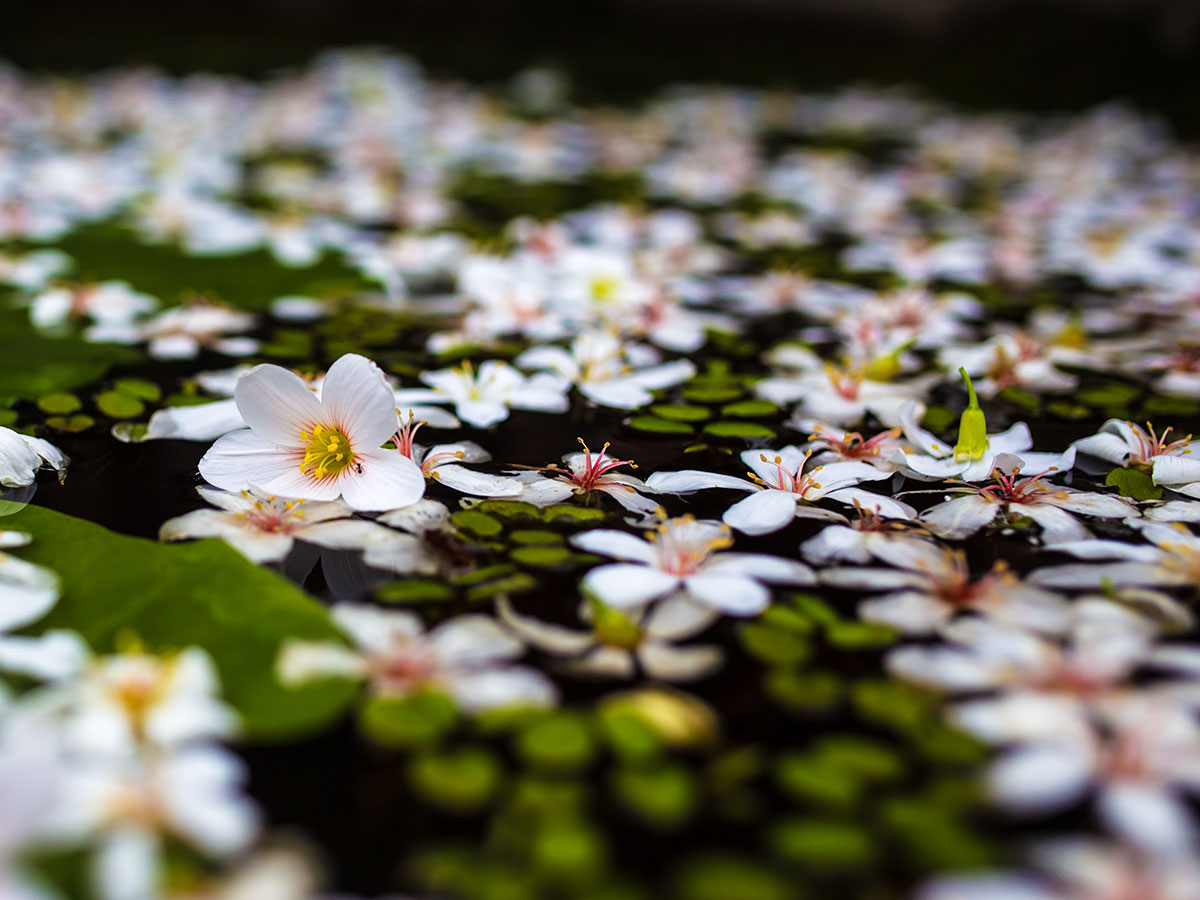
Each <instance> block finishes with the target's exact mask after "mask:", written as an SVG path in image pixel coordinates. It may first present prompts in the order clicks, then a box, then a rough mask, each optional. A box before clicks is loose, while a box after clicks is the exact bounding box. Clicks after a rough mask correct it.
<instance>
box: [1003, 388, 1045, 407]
mask: <svg viewBox="0 0 1200 900" xmlns="http://www.w3.org/2000/svg"><path fill="white" fill-rule="evenodd" d="M1000 396H1001V398H1003V399H1005V400H1007V401H1008V402H1009V403H1011V404H1013V405H1014V406H1019V407H1021V409H1023V410H1025V411H1027V412H1031V413H1035V412H1037V411H1038V410H1040V409H1041V408H1042V401H1041V400H1039V399H1038V397H1037V395H1036V394H1033V393H1030V392H1029V391H1027V390H1025V388H1022V387H1016V386H1013V387H1006V388H1005V389H1004V390H1002V391H1001V392H1000Z"/></svg>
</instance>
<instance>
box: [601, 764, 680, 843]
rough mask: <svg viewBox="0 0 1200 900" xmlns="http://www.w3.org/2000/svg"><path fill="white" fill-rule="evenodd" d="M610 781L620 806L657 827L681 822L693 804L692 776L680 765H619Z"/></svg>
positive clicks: (671, 825) (669, 826)
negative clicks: (619, 768) (652, 766)
mask: <svg viewBox="0 0 1200 900" xmlns="http://www.w3.org/2000/svg"><path fill="white" fill-rule="evenodd" d="M612 783H613V791H614V793H615V795H616V797H617V800H618V801H620V803H621V805H622V806H624V807H625V808H626V809H628V810H629V811H630V812H632V813H634V814H635V815H637V816H638V817H639V818H641V819H644V820H645V821H646V822H648V823H649V824H651V825H654V826H657V827H660V828H672V827H676V826H678V825H680V824H682V823H683V822H684V820H686V819H687V818H688V816H689V815H691V813H692V810H693V809H694V808H695V805H696V785H695V780H694V779H693V778H692V776H691V775H690V774H689V773H688V771H687V769H685V768H683V767H682V766H678V765H665V766H661V767H659V768H655V769H622V770H620V771H618V772H617V773H616V775H615V776H614V777H613V782H612Z"/></svg>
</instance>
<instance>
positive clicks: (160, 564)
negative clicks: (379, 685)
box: [5, 506, 357, 738]
mask: <svg viewBox="0 0 1200 900" xmlns="http://www.w3.org/2000/svg"><path fill="white" fill-rule="evenodd" d="M5 527H7V528H13V529H16V530H19V531H25V532H28V533H29V534H31V535H32V536H33V543H32V544H31V545H30V546H29V547H23V548H21V549H20V550H19V551H17V552H18V553H19V554H20V555H21V556H23V557H24V558H25V559H28V560H30V561H31V562H35V563H39V564H41V565H44V566H47V567H48V568H50V569H53V570H54V571H55V572H57V573H58V575H59V577H60V579H61V580H62V586H63V595H62V598H61V599H60V600H59V602H58V605H57V606H56V607H55V609H54V610H53V611H52V612H51V613H50V614H49V615H48V616H47V617H46V618H44V619H42V620H41V621H40V622H39V623H38V624H37V626H36V630H37V631H45V630H49V629H52V628H71V629H74V630H76V631H78V632H79V633H80V634H82V635H83V637H84V638H85V639H86V640H87V641H88V643H89V644H91V645H92V647H93V648H95V649H96V650H97V651H99V652H102V653H108V652H112V651H114V650H115V649H116V639H117V635H118V634H120V633H121V632H132V633H134V634H136V635H137V636H138V637H139V638H141V639H142V640H143V641H144V642H145V643H146V645H147V647H148V648H150V649H152V650H167V649H170V648H179V647H187V646H193V645H194V646H199V647H202V648H204V649H205V650H207V651H208V652H209V653H210V654H211V655H212V658H213V661H214V662H215V663H216V665H217V670H218V671H219V673H220V676H221V683H222V686H223V692H224V695H225V697H226V699H227V700H228V701H229V702H230V703H231V704H232V705H233V706H234V707H235V708H236V709H237V710H238V712H239V713H240V714H241V717H242V723H243V726H244V728H245V730H246V733H247V735H248V736H249V737H251V738H272V737H284V736H289V735H294V734H296V733H298V732H303V731H309V730H312V729H315V728H318V727H320V726H322V725H325V724H326V723H328V722H329V721H330V720H331V719H332V718H333V717H334V716H335V715H337V714H338V713H339V712H340V711H341V710H342V709H344V708H345V706H346V705H347V704H348V703H349V701H350V699H351V698H352V697H353V696H354V694H355V693H356V691H357V686H356V685H353V684H348V683H346V682H344V681H329V682H322V683H319V684H315V685H312V686H310V687H304V688H301V689H297V690H288V689H286V688H284V687H282V686H281V685H280V684H279V683H278V682H277V681H276V680H275V676H274V665H275V658H276V656H277V655H278V652H279V648H280V645H281V644H282V643H283V642H284V641H285V640H288V639H292V638H299V639H305V640H324V641H338V640H341V637H340V633H339V632H338V630H337V629H336V628H335V627H334V626H333V624H332V622H331V621H330V619H329V616H328V614H327V613H326V611H325V609H324V607H322V606H321V604H319V603H317V602H316V601H315V600H313V599H312V598H310V597H309V596H307V595H306V594H305V593H303V592H302V591H301V590H300V589H299V588H296V587H294V586H293V585H292V584H290V583H289V582H288V581H286V580H284V579H283V578H281V577H279V576H278V575H275V574H274V573H272V572H270V571H268V570H266V569H263V568H260V567H259V566H256V565H254V564H253V563H251V562H249V561H248V560H247V559H246V558H245V557H244V556H242V555H241V554H240V553H238V552H237V551H236V550H234V549H233V548H232V547H230V546H229V545H227V544H225V543H224V542H222V541H218V540H202V541H194V542H191V543H183V544H159V543H156V542H154V541H147V540H144V539H142V538H133V537H126V536H125V535H120V534H116V533H114V532H112V531H109V530H107V529H105V528H101V527H100V526H99V525H95V524H93V523H91V522H86V521H84V520H82V519H75V518H72V517H71V516H66V515H63V514H62V513H58V512H54V511H52V510H48V509H43V508H41V507H37V506H27V507H25V508H24V509H22V510H21V511H20V512H18V513H16V514H15V515H13V516H11V517H10V518H8V519H6V520H5Z"/></svg>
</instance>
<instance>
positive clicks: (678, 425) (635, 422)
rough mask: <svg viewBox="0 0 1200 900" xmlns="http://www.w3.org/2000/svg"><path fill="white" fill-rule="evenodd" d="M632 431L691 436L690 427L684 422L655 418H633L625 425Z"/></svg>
mask: <svg viewBox="0 0 1200 900" xmlns="http://www.w3.org/2000/svg"><path fill="white" fill-rule="evenodd" d="M625 424H626V425H628V426H629V427H630V428H632V429H633V430H634V431H646V432H649V433H651V434H691V433H692V426H691V425H688V424H686V423H684V422H673V421H671V420H670V419H660V418H658V417H657V416H634V417H633V418H632V419H630V420H629V421H628V422H626V423H625Z"/></svg>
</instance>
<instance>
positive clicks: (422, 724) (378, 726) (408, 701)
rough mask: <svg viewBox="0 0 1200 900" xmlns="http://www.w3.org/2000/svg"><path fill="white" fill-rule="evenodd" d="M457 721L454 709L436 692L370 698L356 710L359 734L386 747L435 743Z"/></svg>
mask: <svg viewBox="0 0 1200 900" xmlns="http://www.w3.org/2000/svg"><path fill="white" fill-rule="evenodd" d="M457 722H458V707H457V706H456V705H455V703H454V701H453V700H451V699H450V698H449V697H447V696H446V695H445V694H442V693H439V692H438V691H418V692H416V693H413V694H408V695H403V696H390V695H380V696H376V697H371V698H370V699H368V700H367V701H366V702H365V703H363V705H362V707H361V708H360V709H359V715H358V724H359V727H360V728H361V729H362V731H363V733H364V734H366V735H367V737H369V738H370V739H371V740H373V741H375V743H377V744H383V745H384V746H387V747H425V746H430V745H433V744H436V743H437V742H438V741H439V740H441V738H442V737H444V736H445V735H446V734H448V733H449V732H450V731H451V730H452V729H453V728H454V726H455V725H456V724H457Z"/></svg>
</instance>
